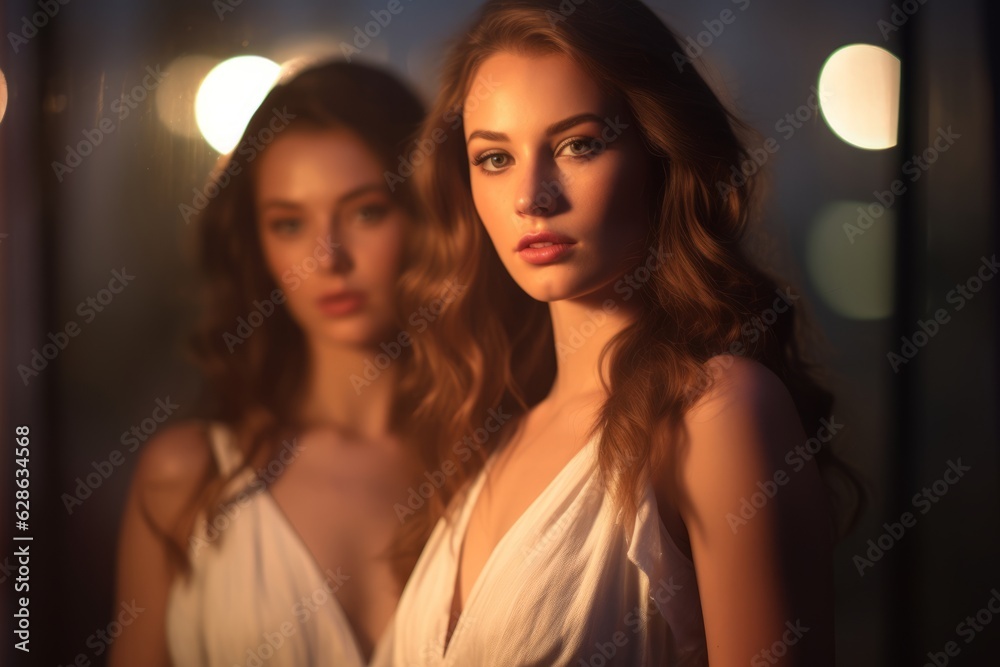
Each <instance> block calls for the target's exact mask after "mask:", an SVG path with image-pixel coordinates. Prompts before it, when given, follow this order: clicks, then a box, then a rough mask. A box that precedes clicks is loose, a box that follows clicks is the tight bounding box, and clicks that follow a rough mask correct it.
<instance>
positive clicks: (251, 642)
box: [110, 63, 423, 667]
mask: <svg viewBox="0 0 1000 667" xmlns="http://www.w3.org/2000/svg"><path fill="white" fill-rule="evenodd" d="M422 118H423V110H422V105H421V103H420V102H419V100H418V99H417V98H416V97H415V96H414V95H413V94H412V93H411V92H410V91H409V90H407V89H406V88H405V87H404V86H403V85H402V84H401V83H400V82H398V81H397V80H396V79H395V78H393V77H392V76H390V75H388V74H386V73H384V72H382V71H379V70H376V69H372V68H369V67H365V66H360V65H349V64H347V63H331V64H326V65H321V66H316V67H313V68H311V69H307V70H305V71H303V72H301V73H299V74H298V75H297V76H295V77H294V78H293V79H291V80H289V81H287V82H283V83H280V84H279V85H277V86H276V87H275V88H274V89H273V90H272V91H271V92H270V94H269V95H268V96H267V98H266V99H265V100H264V102H263V103H262V104H261V106H260V108H259V110H258V111H257V112H256V114H255V115H254V117H253V118H252V119H251V121H250V123H249V125H248V127H247V129H246V131H245V132H244V136H243V139H242V141H241V143H240V144H239V146H238V147H237V149H236V150H234V151H233V154H232V156H231V157H230V158H228V161H227V163H226V165H225V166H224V168H223V169H221V170H220V171H219V173H218V175H217V177H216V179H215V181H214V183H213V184H212V185H210V186H209V187H206V192H207V193H208V194H209V195H214V196H212V198H211V200H210V202H209V204H208V206H207V207H206V208H205V209H204V211H203V214H202V216H201V219H200V220H199V222H198V224H199V225H200V230H199V234H200V260H201V264H202V267H203V269H204V271H205V273H206V277H207V281H206V282H207V286H208V304H207V306H208V308H207V313H208V320H207V321H206V323H205V325H204V327H203V329H202V331H201V333H200V335H199V336H197V337H196V342H197V346H196V351H197V353H198V356H199V357H200V360H201V361H202V362H203V366H204V369H205V373H206V379H207V380H208V389H209V394H210V398H211V399H213V400H212V402H211V405H208V404H206V410H205V411H206V412H207V415H208V417H207V419H206V420H203V421H191V422H188V423H182V424H178V425H176V426H173V427H171V428H169V429H167V430H165V431H164V432H163V433H162V434H159V435H157V436H156V437H155V438H154V439H153V440H151V441H150V442H149V444H148V445H146V447H145V449H144V451H143V453H142V456H141V459H140V461H139V463H138V467H137V470H136V472H135V477H134V480H133V483H132V487H131V491H130V494H129V497H128V502H127V506H126V509H125V515H124V520H123V525H122V532H121V540H120V546H119V562H118V585H117V599H119V600H121V601H125V602H134V604H135V605H136V607H138V608H141V609H142V610H143V611H142V612H141V613H140V614H139V615H138V616H137V617H136V618H135V620H134V621H133V622H132V623H131V625H130V626H129V627H128V628H127V629H126V630H125V632H124V633H123V634H122V635H121V636H120V637H119V638H118V639H117V640H116V642H115V643H114V645H113V647H112V653H111V659H110V664H111V665H121V666H125V665H127V666H132V665H149V666H155V665H170V664H173V665H178V666H183V667H194V666H197V665H205V666H208V665H212V666H214V665H255V664H257V665H259V664H268V665H289V666H291V665H308V664H314V665H346V666H349V667H361V666H362V665H366V664H369V662H371V664H381V663H382V662H383V661H384V659H385V651H384V648H383V644H381V643H380V641H379V639H380V637H382V636H383V634H384V633H385V630H386V628H387V627H388V625H389V624H390V619H391V617H392V613H393V611H394V609H395V605H396V601H397V598H398V596H399V593H400V591H401V590H402V586H403V583H404V581H405V577H406V575H407V574H408V572H409V570H410V569H411V568H412V565H413V563H414V562H415V560H416V553H417V552H418V551H419V546H420V545H419V544H411V545H410V546H411V547H415V548H407V539H412V536H411V537H410V538H406V536H403V535H402V534H401V528H402V526H401V524H400V522H399V520H398V519H397V517H396V514H395V513H394V512H393V502H394V501H395V500H396V499H398V498H400V497H403V496H405V489H406V488H408V485H409V484H410V472H412V471H414V470H416V468H415V465H414V463H413V461H412V456H411V454H410V453H409V448H410V447H412V442H411V439H410V438H409V437H408V436H407V431H406V430H405V422H406V418H405V417H406V415H407V414H408V412H409V410H410V405H411V404H412V400H411V399H410V398H409V395H408V394H407V393H406V392H405V391H403V390H401V389H400V386H401V380H402V378H405V376H406V374H407V372H408V371H407V368H408V366H409V364H410V354H409V348H408V347H405V346H399V345H397V346H396V348H393V349H398V352H399V353H398V354H397V355H395V358H394V359H392V360H391V363H382V362H381V361H380V360H379V357H378V355H379V354H380V353H382V352H383V346H389V347H390V348H391V347H392V345H393V344H394V343H395V342H396V341H397V339H398V335H399V326H398V322H399V321H400V317H399V315H397V280H398V278H399V274H400V272H401V270H402V269H403V268H404V267H405V266H406V264H407V262H408V261H409V260H408V259H407V257H406V255H407V253H406V248H405V239H406V236H407V235H408V234H409V233H410V231H411V228H412V227H413V226H414V224H415V223H416V222H417V220H418V217H419V214H418V209H417V206H416V204H415V199H414V197H413V194H412V186H411V184H410V183H409V181H407V180H406V179H395V180H394V181H393V182H392V185H393V187H392V188H390V186H389V180H388V179H387V177H386V174H388V173H390V172H391V171H392V170H393V169H394V168H395V166H396V165H397V164H398V160H399V156H400V155H401V154H405V153H407V151H408V150H409V144H408V142H409V140H410V137H411V135H412V134H413V133H414V132H415V130H416V129H417V128H418V126H419V124H420V122H421V120H422ZM376 362H377V363H376ZM416 525H418V524H417V523H416V522H414V523H409V524H407V527H411V526H416Z"/></svg>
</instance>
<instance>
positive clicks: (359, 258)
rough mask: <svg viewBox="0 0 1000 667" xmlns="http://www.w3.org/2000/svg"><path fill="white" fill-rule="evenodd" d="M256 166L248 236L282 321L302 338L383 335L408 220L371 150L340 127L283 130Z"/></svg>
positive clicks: (355, 339)
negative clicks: (274, 290) (255, 241)
mask: <svg viewBox="0 0 1000 667" xmlns="http://www.w3.org/2000/svg"><path fill="white" fill-rule="evenodd" d="M259 160H260V163H259V164H258V166H257V167H258V171H257V180H256V183H255V185H256V188H255V189H256V202H255V205H256V211H257V230H258V234H259V238H260V243H261V247H262V249H263V252H264V258H265V260H266V262H267V270H268V271H269V273H270V274H271V276H272V277H273V278H274V281H275V282H276V283H277V285H278V286H279V287H280V288H281V289H282V291H283V292H284V294H285V298H286V299H287V302H288V310H289V314H290V315H291V316H292V318H293V319H294V320H295V321H296V322H297V323H298V324H299V326H301V327H302V329H303V330H304V331H305V333H306V336H307V337H308V338H311V339H319V340H323V341H326V342H333V343H336V344H346V345H361V346H364V345H372V344H377V343H378V342H379V341H382V340H385V337H386V336H391V335H392V330H393V326H394V323H395V314H394V310H393V309H394V306H395V298H396V278H397V276H398V275H399V269H400V256H401V250H402V244H403V232H404V228H405V226H406V225H407V224H408V221H409V215H408V213H407V212H406V210H405V209H404V208H403V207H402V206H401V205H400V204H398V203H397V202H396V201H394V200H393V199H392V197H391V196H390V193H389V190H388V188H387V186H386V183H385V179H384V178H383V177H382V172H383V169H382V165H381V164H380V163H379V161H378V159H377V158H376V156H375V155H374V153H372V151H371V150H370V149H369V148H368V146H367V145H366V144H365V143H364V142H363V141H362V140H361V139H360V138H358V137H357V136H356V135H355V134H353V133H352V132H350V131H348V130H341V129H337V130H323V131H308V130H305V131H303V130H291V131H286V132H285V133H283V134H280V135H278V138H277V139H275V140H274V142H273V143H272V144H271V145H270V146H268V147H267V149H266V150H265V151H263V152H262V154H261V156H260V158H259Z"/></svg>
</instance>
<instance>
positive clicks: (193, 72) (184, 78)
mask: <svg viewBox="0 0 1000 667" xmlns="http://www.w3.org/2000/svg"><path fill="white" fill-rule="evenodd" d="M218 63H219V61H218V60H217V59H215V58H209V57H207V56H181V57H180V58H177V59H176V60H174V61H173V62H172V63H170V64H169V65H167V67H166V73H167V77H166V79H164V80H163V83H161V84H160V85H159V86H158V87H157V89H156V115H157V116H158V117H159V119H160V122H161V123H163V124H164V125H166V126H167V128H168V129H169V130H170V131H171V132H173V133H174V134H177V135H180V136H182V137H191V138H194V137H198V136H201V132H200V131H199V130H198V123H197V121H196V120H195V117H194V102H195V97H196V96H197V94H198V87H199V86H200V85H201V82H202V80H203V79H204V78H205V75H207V74H208V73H209V72H210V71H212V68H213V67H215V66H216V65H217V64H218Z"/></svg>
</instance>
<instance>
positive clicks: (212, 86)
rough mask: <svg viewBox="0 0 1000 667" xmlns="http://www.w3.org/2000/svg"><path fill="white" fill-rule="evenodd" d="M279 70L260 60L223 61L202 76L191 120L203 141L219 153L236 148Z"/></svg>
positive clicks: (273, 65)
mask: <svg viewBox="0 0 1000 667" xmlns="http://www.w3.org/2000/svg"><path fill="white" fill-rule="evenodd" d="M280 72H281V67H280V66H279V65H278V64H277V63H276V62H274V61H272V60H268V59H267V58H262V57H260V56H238V57H236V58H230V59H229V60H224V61H222V62H221V63H219V64H218V65H216V66H215V67H214V68H213V69H212V71H210V72H209V73H208V75H207V76H205V79H204V80H203V81H202V83H201V87H199V88H198V94H197V97H196V98H195V119H196V120H197V122H198V128H199V129H200V130H201V134H202V136H204V137H205V141H207V142H208V143H209V145H211V146H212V148H214V149H215V150H217V151H219V152H220V153H228V152H230V151H231V150H233V149H234V148H236V144H237V142H239V140H240V135H241V134H243V130H244V129H245V128H246V125H247V123H248V122H249V121H250V117H251V116H252V115H253V113H254V111H256V110H257V107H258V106H260V103H261V102H262V101H263V99H264V97H265V96H266V95H267V93H268V91H269V90H270V89H271V86H272V85H274V82H275V81H276V80H277V78H278V75H279V74H280Z"/></svg>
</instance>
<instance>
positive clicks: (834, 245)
mask: <svg viewBox="0 0 1000 667" xmlns="http://www.w3.org/2000/svg"><path fill="white" fill-rule="evenodd" d="M894 237H895V214H894V212H893V211H892V210H888V209H886V208H884V207H882V206H881V205H879V204H873V203H871V202H868V203H865V202H860V201H838V202H833V203H831V204H828V205H827V206H825V207H824V208H823V210H822V211H820V213H819V215H818V216H817V217H816V221H815V223H814V224H813V227H812V229H811V230H810V232H809V240H808V244H807V247H806V267H807V269H808V272H809V277H810V278H811V279H812V283H813V285H814V286H815V287H816V291H817V292H818V293H819V295H820V296H821V297H822V299H823V301H825V302H826V304H827V305H828V306H829V307H830V309H831V310H833V311H834V312H835V313H837V314H838V315H841V316H842V317H848V318H851V319H855V320H877V319H882V318H884V317H888V316H889V315H891V314H892V286H893V266H894V263H895V253H894V245H893V243H894V240H893V239H894Z"/></svg>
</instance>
